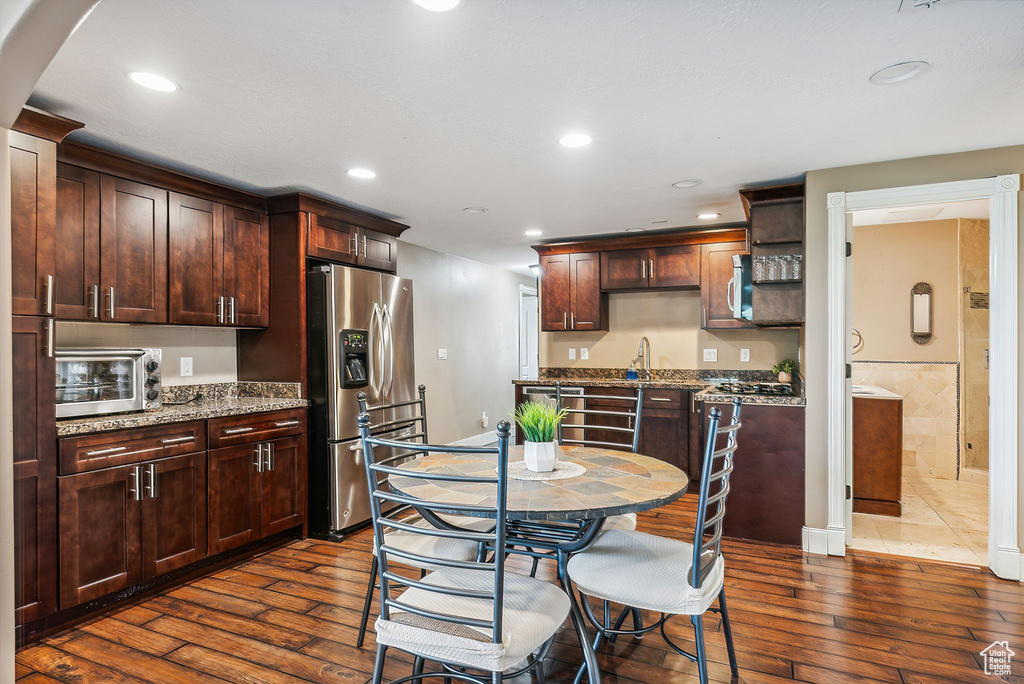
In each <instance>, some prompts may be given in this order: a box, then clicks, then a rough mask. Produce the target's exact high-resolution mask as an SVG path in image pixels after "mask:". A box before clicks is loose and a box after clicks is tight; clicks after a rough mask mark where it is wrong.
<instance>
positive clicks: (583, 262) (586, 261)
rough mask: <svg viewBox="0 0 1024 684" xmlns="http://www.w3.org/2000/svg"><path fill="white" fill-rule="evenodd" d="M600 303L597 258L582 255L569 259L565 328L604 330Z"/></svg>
mask: <svg viewBox="0 0 1024 684" xmlns="http://www.w3.org/2000/svg"><path fill="white" fill-rule="evenodd" d="M602 313H603V311H602V299H601V255H600V254H599V253H597V252H584V253H582V254H570V255H569V319H570V321H569V327H570V328H572V329H573V330H601V329H602V328H603V326H604V320H603V319H604V316H603V315H602Z"/></svg>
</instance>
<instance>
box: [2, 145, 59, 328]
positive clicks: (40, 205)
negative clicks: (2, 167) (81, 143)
mask: <svg viewBox="0 0 1024 684" xmlns="http://www.w3.org/2000/svg"><path fill="white" fill-rule="evenodd" d="M56 150H57V147H56V145H55V144H54V143H52V142H50V141H48V140H42V139H40V138H34V137H32V136H30V135H25V134H23V133H18V132H15V131H12V132H11V134H10V155H11V161H10V166H11V268H12V270H11V307H12V312H13V313H15V314H25V315H29V316H51V315H53V312H54V304H55V302H54V297H55V295H56V292H55V287H56V276H57V270H56V243H55V241H54V225H55V224H56V221H57V188H56V177H57V171H56V169H57V151H56Z"/></svg>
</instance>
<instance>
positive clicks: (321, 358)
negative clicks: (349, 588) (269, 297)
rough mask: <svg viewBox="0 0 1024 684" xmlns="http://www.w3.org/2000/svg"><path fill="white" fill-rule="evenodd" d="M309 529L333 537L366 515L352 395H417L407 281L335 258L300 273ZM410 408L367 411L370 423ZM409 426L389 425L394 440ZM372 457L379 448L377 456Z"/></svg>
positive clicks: (389, 398) (376, 401) (377, 399)
mask: <svg viewBox="0 0 1024 684" xmlns="http://www.w3.org/2000/svg"><path fill="white" fill-rule="evenodd" d="M306 282H307V298H306V306H307V325H308V340H309V349H308V353H309V358H308V362H309V396H310V399H311V400H312V402H313V409H312V430H311V436H312V443H311V445H310V463H309V475H310V482H309V484H310V486H309V492H310V505H309V521H310V534H312V535H314V536H317V537H321V538H327V539H334V538H340V537H341V536H343V535H344V533H346V532H347V531H349V530H351V529H353V528H355V527H358V526H361V525H363V524H364V523H366V522H367V521H368V520H369V519H370V501H369V490H368V488H367V486H366V472H365V470H364V465H363V458H362V447H361V443H360V441H359V428H358V425H357V423H356V418H357V416H358V414H359V404H358V400H357V398H356V397H357V395H358V393H359V392H365V393H366V396H367V401H368V402H369V404H370V405H371V406H376V405H381V404H393V403H396V402H403V401H411V400H413V399H416V398H417V395H416V379H415V377H416V376H415V372H414V369H413V364H414V358H413V344H412V341H413V331H412V321H413V316H412V281H411V280H409V279H408V278H399V277H397V276H393V275H388V274H386V273H378V272H376V271H368V270H365V269H358V268H349V267H346V266H339V265H337V264H316V265H313V266H312V267H311V269H310V271H309V273H308V274H307V280H306ZM414 410H415V409H414V407H409V406H407V407H404V408H401V409H394V410H391V411H388V412H386V413H383V412H376V413H373V414H372V417H373V420H374V423H390V422H392V421H400V420H401V419H402V418H404V417H407V416H411V415H414V414H413V411H414ZM410 427H411V426H403V425H401V424H399V425H397V426H394V425H393V426H392V427H391V428H390V429H389V430H388V431H387V432H386V433H383V434H386V436H388V437H389V438H401V437H402V435H403V431H406V430H407V429H408V428H410ZM374 453H375V454H377V456H378V458H380V457H383V456H385V455H386V454H378V453H377V451H376V450H375V452H374Z"/></svg>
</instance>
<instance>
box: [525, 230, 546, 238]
mask: <svg viewBox="0 0 1024 684" xmlns="http://www.w3.org/2000/svg"><path fill="white" fill-rule="evenodd" d="M543 234H544V231H543V230H538V229H536V228H531V229H530V230H528V231H526V232H525V233H523V235H528V236H529V237H537V236H538V235H543Z"/></svg>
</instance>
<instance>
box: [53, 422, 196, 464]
mask: <svg viewBox="0 0 1024 684" xmlns="http://www.w3.org/2000/svg"><path fill="white" fill-rule="evenodd" d="M195 451H206V423H205V422H204V421H201V420H197V421H193V422H190V423H171V424H170V425H155V426H153V427H147V428H138V429H136V430H119V431H117V432H103V433H100V434H96V435H83V436H81V437H65V438H64V439H62V440H60V474H61V475H71V474H72V473H82V472H86V471H88V470H98V469H100V468H110V467H112V466H120V465H128V464H131V463H140V462H142V461H151V460H153V459H156V458H166V457H167V456H178V455H179V454H190V453H192V452H195Z"/></svg>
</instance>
